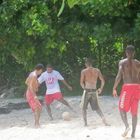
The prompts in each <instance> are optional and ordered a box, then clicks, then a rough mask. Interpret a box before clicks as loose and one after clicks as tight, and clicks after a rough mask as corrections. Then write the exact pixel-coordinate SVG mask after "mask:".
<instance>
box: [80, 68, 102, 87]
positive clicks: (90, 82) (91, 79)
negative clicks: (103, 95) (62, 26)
mask: <svg viewBox="0 0 140 140" xmlns="http://www.w3.org/2000/svg"><path fill="white" fill-rule="evenodd" d="M98 78H100V79H102V78H103V76H102V74H101V72H100V70H99V69H97V68H93V67H89V68H86V69H84V70H82V72H81V83H84V87H85V88H87V89H96V84H97V80H98Z"/></svg>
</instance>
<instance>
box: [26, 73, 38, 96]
mask: <svg viewBox="0 0 140 140" xmlns="http://www.w3.org/2000/svg"><path fill="white" fill-rule="evenodd" d="M25 83H26V85H27V86H28V89H29V90H31V91H32V92H34V93H35V92H37V91H38V82H37V75H36V74H35V72H32V73H31V74H30V75H29V76H28V78H27V79H26V81H25Z"/></svg>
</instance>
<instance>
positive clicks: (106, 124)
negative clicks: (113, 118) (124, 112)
mask: <svg viewBox="0 0 140 140" xmlns="http://www.w3.org/2000/svg"><path fill="white" fill-rule="evenodd" d="M103 123H104V125H105V126H111V125H110V124H109V123H107V121H106V120H105V119H103Z"/></svg>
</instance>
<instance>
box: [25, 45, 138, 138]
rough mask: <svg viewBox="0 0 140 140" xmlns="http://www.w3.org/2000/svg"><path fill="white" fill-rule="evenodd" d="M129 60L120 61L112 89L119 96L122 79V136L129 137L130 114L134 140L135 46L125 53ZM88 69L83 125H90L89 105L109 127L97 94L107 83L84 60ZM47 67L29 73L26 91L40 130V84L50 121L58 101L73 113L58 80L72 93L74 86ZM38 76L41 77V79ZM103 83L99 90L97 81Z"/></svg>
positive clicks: (84, 82) (83, 75) (84, 80)
mask: <svg viewBox="0 0 140 140" xmlns="http://www.w3.org/2000/svg"><path fill="white" fill-rule="evenodd" d="M125 53H126V58H125V59H123V60H120V62H119V68H118V74H117V76H116V79H115V83H114V86H113V93H112V94H113V96H114V97H116V96H117V90H116V89H117V87H118V84H119V83H120V81H121V80H123V85H122V90H121V93H120V99H119V110H120V115H121V118H122V121H123V123H124V125H125V131H124V132H123V134H122V136H123V137H125V136H127V134H128V132H129V130H130V127H129V124H128V121H127V112H128V111H131V114H132V133H131V137H132V138H134V137H135V131H136V125H137V112H138V103H139V100H140V62H139V61H138V60H136V59H134V54H135V48H134V46H132V45H128V46H127V47H126V50H125ZM85 66H86V68H85V69H83V70H82V71H81V77H80V85H81V87H82V89H83V91H84V92H83V95H82V98H81V108H82V114H83V120H84V125H85V126H87V112H86V111H87V107H88V104H89V103H90V106H91V108H92V110H93V111H94V110H95V111H96V112H97V114H98V115H99V116H100V117H101V119H102V121H103V123H104V124H105V125H109V124H108V123H107V121H106V119H105V117H104V114H103V113H102V110H101V108H100V106H99V101H98V95H99V94H101V93H102V90H103V87H104V84H105V81H104V78H103V75H102V73H101V71H100V70H99V69H98V68H95V67H93V66H92V60H91V59H90V58H87V59H85ZM43 69H44V66H43V65H42V64H38V65H37V66H36V67H35V69H34V71H33V72H31V73H30V74H29V76H28V77H27V79H26V82H25V83H26V85H27V91H26V99H27V101H28V103H29V106H30V107H31V109H32V111H33V112H34V116H35V127H39V126H40V124H39V119H40V113H41V109H42V105H41V103H40V101H39V99H38V97H37V92H38V89H39V86H40V84H42V83H43V82H45V84H46V89H47V90H46V94H45V103H46V109H47V112H48V115H49V117H50V119H51V120H53V116H52V113H51V107H50V105H51V103H52V102H53V101H54V100H57V101H59V102H61V103H63V104H64V105H66V106H68V107H69V108H70V109H71V110H73V108H72V107H71V106H70V105H69V103H68V102H67V101H66V100H65V99H64V97H63V95H62V93H61V90H60V86H59V80H60V81H62V82H63V84H64V85H65V86H66V87H67V88H68V89H69V90H70V91H72V87H71V86H70V85H69V84H68V83H67V82H66V81H65V80H64V78H63V76H62V75H61V74H60V73H59V72H58V71H56V70H54V69H53V67H52V65H51V64H48V65H47V67H46V71H45V72H43ZM38 76H39V77H38ZM98 79H99V80H100V81H101V84H100V87H99V88H98V89H97V81H98Z"/></svg>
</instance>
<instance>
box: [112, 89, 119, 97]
mask: <svg viewBox="0 0 140 140" xmlns="http://www.w3.org/2000/svg"><path fill="white" fill-rule="evenodd" d="M112 94H113V96H114V97H117V96H118V94H117V90H116V89H113V93H112Z"/></svg>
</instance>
